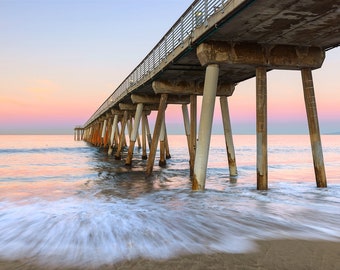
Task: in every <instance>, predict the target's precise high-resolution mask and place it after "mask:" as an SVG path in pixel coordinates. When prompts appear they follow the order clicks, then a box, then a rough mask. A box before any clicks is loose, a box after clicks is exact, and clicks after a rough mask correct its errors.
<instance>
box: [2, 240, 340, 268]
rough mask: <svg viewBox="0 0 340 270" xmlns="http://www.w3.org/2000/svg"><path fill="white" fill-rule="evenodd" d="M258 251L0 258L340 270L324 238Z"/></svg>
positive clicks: (333, 247)
mask: <svg viewBox="0 0 340 270" xmlns="http://www.w3.org/2000/svg"><path fill="white" fill-rule="evenodd" d="M256 244H257V246H258V247H257V250H256V251H254V252H251V253H237V254H231V253H213V254H191V255H184V256H178V257H174V258H170V259H167V260H150V259H144V258H140V259H134V260H131V261H122V262H118V263H116V264H113V265H102V266H98V267H89V268H87V267H85V266H77V267H63V266H61V265H59V266H54V267H53V266H46V265H39V264H37V263H35V262H34V261H33V260H32V259H22V260H16V261H9V260H0V269H1V270H14V269H17V270H43V269H50V270H52V269H58V270H80V269H103V270H111V269H115V270H116V269H117V270H127V269H129V270H130V269H132V270H146V269H148V270H149V269H166V270H170V269H202V270H203V269H230V270H233V269H235V270H236V269H238V270H240V269H242V270H254V269H259V270H260V269H261V270H264V269H268V270H269V269H276V270H281V269H287V270H288V269H289V270H292V269H294V270H300V269H301V270H302V269H306V270H307V269H308V270H314V269H315V270H319V269H322V270H336V269H340V242H332V241H324V240H299V239H282V240H268V241H256Z"/></svg>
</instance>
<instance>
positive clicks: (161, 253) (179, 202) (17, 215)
mask: <svg viewBox="0 0 340 270" xmlns="http://www.w3.org/2000/svg"><path fill="white" fill-rule="evenodd" d="M234 144H235V152H236V162H237V169H238V176H237V178H230V177H229V173H228V165H227V155H226V150H225V143H224V137H223V136H222V135H214V136H213V137H212V141H211V146H210V155H209V163H208V170H207V180H206V190H205V191H204V192H193V191H191V182H190V176H189V154H188V149H187V145H186V137H185V136H180V135H170V136H169V145H170V154H171V157H172V158H171V159H168V160H167V165H166V167H165V168H160V167H159V166H158V165H157V164H158V159H157V156H156V161H155V167H154V172H153V174H152V176H151V177H149V178H146V177H145V173H144V170H145V165H146V161H145V160H142V159H141V151H140V150H138V149H137V148H136V150H135V153H134V159H133V164H132V167H126V166H125V165H124V160H121V161H117V160H115V159H114V157H113V156H108V155H107V150H105V149H100V148H96V147H92V146H90V145H89V144H87V143H86V142H83V141H74V140H73V136H70V135H57V136H52V135H39V136H37V135H11V136H9V135H1V136H0V172H1V173H0V259H1V260H20V259H24V258H25V259H27V258H28V259H31V260H33V261H35V262H37V263H41V264H43V265H51V266H58V267H73V266H76V267H82V266H85V265H86V266H91V267H94V268H95V267H99V266H101V265H105V264H115V263H118V262H121V261H125V260H132V259H135V258H151V259H167V258H173V257H176V256H179V255H183V254H211V253H216V252H227V253H246V252H252V251H253V250H254V249H256V243H255V241H257V240H273V239H306V240H328V241H336V242H339V241H340V226H339V224H340V211H339V210H340V135H323V136H322V145H323V151H324V160H325V167H326V175H327V181H328V187H327V188H323V189H318V188H316V184H315V177H314V168H313V161H312V154H311V147H310V141H309V136H308V135H270V136H269V137H268V163H269V167H268V175H269V190H267V191H257V190H256V138H255V136H254V135H235V136H234ZM125 155H126V153H125ZM123 157H124V154H123Z"/></svg>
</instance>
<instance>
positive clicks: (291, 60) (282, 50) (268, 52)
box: [197, 41, 325, 69]
mask: <svg viewBox="0 0 340 270" xmlns="http://www.w3.org/2000/svg"><path fill="white" fill-rule="evenodd" d="M197 57H198V59H199V60H200V63H201V64H202V65H203V66H205V65H207V64H221V63H223V64H232V65H244V64H246V65H253V66H264V67H268V68H271V69H272V68H275V69H300V68H304V67H309V68H319V67H321V65H322V63H323V60H324V59H325V52H324V51H323V50H322V49H321V48H320V47H302V46H293V45H273V44H265V45H264V44H258V43H230V42H216V41H214V42H209V43H202V44H201V45H199V46H198V47H197Z"/></svg>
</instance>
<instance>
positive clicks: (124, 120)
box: [115, 111, 129, 160]
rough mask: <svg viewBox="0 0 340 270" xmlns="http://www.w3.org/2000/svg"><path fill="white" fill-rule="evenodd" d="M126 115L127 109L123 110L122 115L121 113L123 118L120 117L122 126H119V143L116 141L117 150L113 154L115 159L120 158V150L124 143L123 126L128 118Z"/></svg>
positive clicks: (127, 114)
mask: <svg viewBox="0 0 340 270" xmlns="http://www.w3.org/2000/svg"><path fill="white" fill-rule="evenodd" d="M128 116H129V113H128V111H124V115H123V119H122V123H121V125H122V127H121V131H120V135H119V143H118V147H117V152H116V154H115V159H116V160H120V159H121V158H122V156H121V151H122V148H123V145H124V143H125V126H126V122H127V120H128Z"/></svg>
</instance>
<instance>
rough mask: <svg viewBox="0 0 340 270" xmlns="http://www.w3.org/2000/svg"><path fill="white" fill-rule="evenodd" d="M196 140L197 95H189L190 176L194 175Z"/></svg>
mask: <svg viewBox="0 0 340 270" xmlns="http://www.w3.org/2000/svg"><path fill="white" fill-rule="evenodd" d="M196 141H197V96H196V95H191V96H190V176H193V175H194V166H195V155H196Z"/></svg>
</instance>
